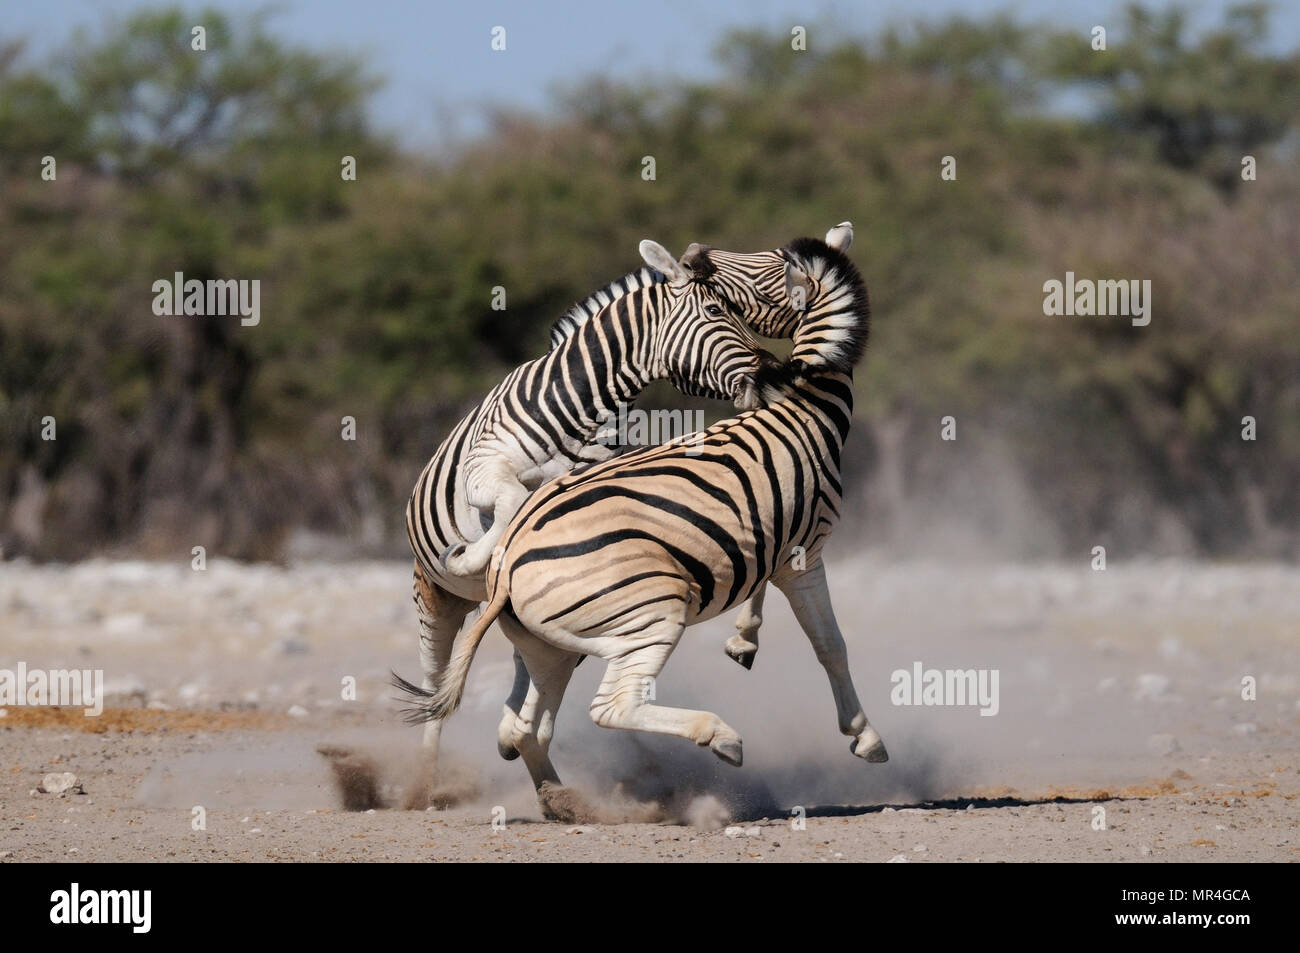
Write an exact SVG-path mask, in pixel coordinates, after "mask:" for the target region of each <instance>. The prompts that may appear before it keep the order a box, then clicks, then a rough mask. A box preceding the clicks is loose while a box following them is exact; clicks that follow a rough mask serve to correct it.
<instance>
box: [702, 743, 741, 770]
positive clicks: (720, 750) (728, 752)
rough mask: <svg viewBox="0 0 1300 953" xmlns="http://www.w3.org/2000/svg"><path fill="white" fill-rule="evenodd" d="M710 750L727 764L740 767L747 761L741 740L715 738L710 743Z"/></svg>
mask: <svg viewBox="0 0 1300 953" xmlns="http://www.w3.org/2000/svg"><path fill="white" fill-rule="evenodd" d="M709 750H710V751H712V752H713V753H714V754H716V755H717V756H718V757H719V758H721V759H722V760H723V761H725V762H727V764H730V765H734V766H735V767H737V768H738V767H740V766H741V764H742V763H744V760H745V754H744V751H743V750H742V749H741V746H740V739H739V738H721V739H717V738H715V739H714V740H713V741H711V742H709Z"/></svg>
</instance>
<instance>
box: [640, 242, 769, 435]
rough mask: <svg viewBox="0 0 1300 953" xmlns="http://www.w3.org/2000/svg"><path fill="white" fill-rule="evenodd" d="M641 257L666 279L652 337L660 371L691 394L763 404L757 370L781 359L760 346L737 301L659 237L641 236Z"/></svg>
mask: <svg viewBox="0 0 1300 953" xmlns="http://www.w3.org/2000/svg"><path fill="white" fill-rule="evenodd" d="M641 257H642V258H644V259H645V261H646V264H648V265H650V267H652V268H654V269H655V270H657V271H659V272H660V273H662V274H663V276H664V278H665V279H666V280H665V283H664V285H663V288H664V294H665V300H664V303H663V306H662V308H661V309H660V312H659V319H658V327H657V329H656V333H655V336H654V350H655V368H656V370H657V371H658V376H660V377H663V378H665V379H667V380H668V381H670V382H671V383H672V385H673V386H674V387H676V388H677V389H678V390H680V391H681V392H682V393H683V394H688V395H690V396H693V397H710V398H714V399H716V400H732V401H734V402H735V405H736V406H737V407H738V408H740V409H741V410H753V409H755V408H756V407H759V406H761V400H760V397H759V395H760V387H759V384H758V375H759V372H760V370H762V369H764V368H771V367H773V366H779V365H780V361H779V360H778V359H777V358H776V356H775V355H774V354H771V353H770V352H768V351H765V350H764V349H763V348H762V347H761V346H760V345H759V343H758V339H757V338H756V337H754V334H753V332H752V331H751V330H750V329H749V326H748V325H747V324H746V323H745V322H744V321H742V320H741V319H740V318H739V317H738V316H737V313H736V306H735V305H734V304H733V303H732V302H731V301H730V299H728V297H727V296H726V294H725V293H724V292H723V291H722V290H721V289H719V288H718V287H716V286H715V285H714V284H713V283H712V282H710V281H708V280H707V279H701V278H699V277H697V276H696V275H695V274H694V273H692V272H691V271H689V270H687V269H686V268H683V267H682V266H681V264H680V263H678V261H677V260H676V259H675V258H673V256H672V255H671V254H669V252H668V250H667V249H666V248H664V247H663V246H662V245H660V244H659V243H658V242H652V241H650V240H648V239H647V240H646V241H643V242H642V243H641Z"/></svg>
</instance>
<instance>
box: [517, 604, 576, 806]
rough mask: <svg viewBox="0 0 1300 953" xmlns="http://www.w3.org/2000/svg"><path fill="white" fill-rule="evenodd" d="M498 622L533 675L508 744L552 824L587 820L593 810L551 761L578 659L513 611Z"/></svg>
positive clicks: (529, 677)
mask: <svg viewBox="0 0 1300 953" xmlns="http://www.w3.org/2000/svg"><path fill="white" fill-rule="evenodd" d="M498 622H499V623H500V625H501V629H502V631H503V632H505V634H506V637H507V638H509V639H510V641H511V642H513V643H514V644H515V651H516V653H517V655H516V658H519V659H522V662H523V665H524V666H525V674H526V676H527V677H528V683H527V685H528V688H527V694H526V696H525V697H524V700H523V704H522V705H520V706H519V713H518V714H517V715H516V716H515V718H514V723H513V725H512V726H511V730H510V734H509V737H508V739H507V741H508V743H509V745H510V747H511V748H513V749H514V750H515V751H518V752H519V754H520V755H522V756H523V760H524V764H525V765H526V766H527V768H528V774H529V775H530V776H531V777H532V779H533V787H534V788H535V789H536V790H537V801H538V804H539V805H540V807H541V809H542V814H543V815H544V816H545V817H546V818H547V820H552V821H566V822H568V823H576V822H578V821H580V820H582V819H584V818H585V817H587V816H588V815H589V814H590V809H589V808H588V807H587V806H586V804H585V803H584V802H583V801H582V799H581V797H579V796H578V795H577V794H576V793H575V792H573V791H571V790H569V789H567V788H565V787H563V785H562V784H561V783H560V776H559V774H557V773H556V771H555V765H553V764H552V763H551V757H550V748H551V738H552V737H553V736H554V734H555V716H556V714H557V713H558V712H559V709H560V702H562V701H563V700H564V690H565V689H566V688H567V687H568V685H569V678H570V676H572V675H573V669H574V666H576V665H577V664H578V659H579V656H577V655H574V654H573V653H572V652H566V651H565V650H564V649H560V648H556V647H555V646H552V645H548V644H547V643H546V642H543V641H542V640H541V639H539V638H537V637H536V636H534V635H533V634H532V633H531V632H529V631H528V630H527V629H525V628H524V627H523V625H521V624H520V623H519V621H518V620H517V619H515V618H513V617H512V616H511V615H510V614H509V613H508V612H506V613H502V614H501V615H500V616H498ZM516 681H517V679H516Z"/></svg>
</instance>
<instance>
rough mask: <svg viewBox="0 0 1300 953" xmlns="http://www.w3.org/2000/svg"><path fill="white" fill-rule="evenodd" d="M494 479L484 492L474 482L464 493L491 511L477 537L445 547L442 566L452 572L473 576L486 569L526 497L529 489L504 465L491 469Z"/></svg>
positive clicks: (480, 507)
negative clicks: (484, 527)
mask: <svg viewBox="0 0 1300 953" xmlns="http://www.w3.org/2000/svg"><path fill="white" fill-rule="evenodd" d="M494 473H495V475H496V479H495V480H493V481H492V482H491V485H490V486H491V489H490V491H489V492H488V493H487V494H485V493H484V492H483V491H481V490H478V489H477V487H475V486H474V484H471V485H470V486H471V489H470V491H469V492H468V493H466V500H467V501H468V502H469V504H470V505H471V506H473V507H476V508H477V509H479V510H480V511H483V512H487V511H488V510H491V511H492V525H491V526H489V527H488V529H487V532H485V533H484V534H483V535H482V536H481V537H480V538H479V539H477V540H475V541H474V542H472V543H470V544H468V545H466V544H465V543H455V544H454V545H452V546H449V547H447V549H446V551H445V552H443V554H442V556H441V559H442V564H443V566H444V568H446V570H447V572H449V573H451V574H452V575H453V576H477V575H479V574H480V573H482V572H483V571H484V570H486V569H487V565H488V562H489V561H490V560H491V559H492V553H493V552H494V551H495V550H496V547H497V543H499V542H500V541H501V537H502V535H503V534H504V533H505V531H506V527H508V526H509V525H510V520H511V519H513V518H514V515H515V514H516V513H518V512H519V507H521V506H523V505H524V500H526V499H528V494H529V492H530V491H529V489H528V488H527V487H526V486H524V485H523V484H522V483H520V482H519V480H518V479H516V478H515V475H514V473H512V472H510V471H509V470H508V469H506V468H505V467H504V466H502V467H500V468H497V469H496V470H495V471H494ZM483 480H484V478H483V477H476V478H475V481H474V482H475V483H479V482H482V481H483Z"/></svg>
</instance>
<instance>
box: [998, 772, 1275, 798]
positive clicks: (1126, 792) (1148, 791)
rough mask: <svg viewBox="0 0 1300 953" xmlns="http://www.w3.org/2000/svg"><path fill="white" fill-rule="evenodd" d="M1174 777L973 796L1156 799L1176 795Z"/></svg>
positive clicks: (1005, 790)
mask: <svg viewBox="0 0 1300 953" xmlns="http://www.w3.org/2000/svg"><path fill="white" fill-rule="evenodd" d="M1175 777H1176V776H1171V777H1168V778H1159V779H1155V780H1151V781H1148V782H1146V783H1145V784H1130V785H1127V786H1125V787H1122V788H1076V787H1049V788H1047V789H1046V790H1045V791H1029V792H1027V791H1021V790H1019V789H1017V788H1009V787H991V788H978V789H976V791H975V796H976V797H982V798H1012V797H1014V798H1021V799H1022V800H1050V799H1052V798H1066V799H1069V800H1077V801H1111V800H1115V799H1116V798H1138V797H1158V796H1159V795H1162V794H1177V793H1178V784H1177V782H1176V781H1175ZM1256 796H1258V795H1256Z"/></svg>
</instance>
